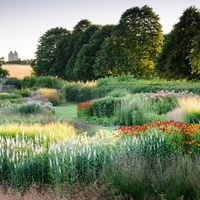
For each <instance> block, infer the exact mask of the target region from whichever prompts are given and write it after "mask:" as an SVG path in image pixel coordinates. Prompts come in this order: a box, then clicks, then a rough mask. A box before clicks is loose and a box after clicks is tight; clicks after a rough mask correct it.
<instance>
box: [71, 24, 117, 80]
mask: <svg viewBox="0 0 200 200" xmlns="http://www.w3.org/2000/svg"><path fill="white" fill-rule="evenodd" d="M113 27H114V25H106V26H103V27H100V29H99V30H97V31H96V32H94V34H93V35H92V36H91V38H90V39H89V42H88V43H86V44H85V45H83V47H82V48H81V49H80V51H79V53H78V55H77V60H76V63H75V67H74V72H75V74H76V77H77V78H78V79H79V80H82V81H84V82H86V81H91V80H95V79H97V78H98V77H96V76H95V73H94V66H93V65H94V63H95V58H96V55H97V53H98V51H99V50H100V48H101V44H102V43H103V42H104V41H105V39H106V38H108V37H110V36H111V33H112V31H113Z"/></svg>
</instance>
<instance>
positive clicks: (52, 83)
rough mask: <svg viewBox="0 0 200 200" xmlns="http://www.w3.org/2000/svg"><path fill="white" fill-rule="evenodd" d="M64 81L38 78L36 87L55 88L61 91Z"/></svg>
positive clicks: (48, 77) (46, 77) (45, 77)
mask: <svg viewBox="0 0 200 200" xmlns="http://www.w3.org/2000/svg"><path fill="white" fill-rule="evenodd" d="M63 84H64V83H63V80H61V79H58V78H55V77H51V76H43V77H38V78H37V79H36V83H35V85H34V86H35V87H37V88H55V89H61V88H62V87H63Z"/></svg>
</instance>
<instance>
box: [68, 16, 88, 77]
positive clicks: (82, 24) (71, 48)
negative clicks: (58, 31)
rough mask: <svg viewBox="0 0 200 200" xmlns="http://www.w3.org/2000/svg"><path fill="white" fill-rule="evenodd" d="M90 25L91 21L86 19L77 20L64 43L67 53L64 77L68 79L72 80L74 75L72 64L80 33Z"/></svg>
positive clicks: (73, 63)
mask: <svg viewBox="0 0 200 200" xmlns="http://www.w3.org/2000/svg"><path fill="white" fill-rule="evenodd" d="M91 25H92V23H91V22H90V21H89V20H87V19H83V20H81V21H79V22H78V23H77V24H76V25H75V26H74V29H73V32H72V35H71V38H70V40H69V42H67V43H66V49H65V52H66V54H67V62H66V64H65V75H66V79H67V80H68V81H74V80H75V75H74V65H75V59H76V55H77V52H78V51H79V48H81V47H78V44H77V43H78V41H79V39H80V37H81V35H82V34H83V33H84V32H85V31H86V30H87V29H88V28H89V27H90V26H91Z"/></svg>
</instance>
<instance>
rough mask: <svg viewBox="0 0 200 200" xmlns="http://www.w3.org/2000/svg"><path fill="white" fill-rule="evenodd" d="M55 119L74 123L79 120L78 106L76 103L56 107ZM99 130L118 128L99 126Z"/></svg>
mask: <svg viewBox="0 0 200 200" xmlns="http://www.w3.org/2000/svg"><path fill="white" fill-rule="evenodd" d="M54 108H55V117H57V118H58V119H61V120H66V121H72V120H73V119H75V118H77V104H76V103H68V104H67V105H66V106H55V107H54ZM97 128H98V129H101V130H102V129H103V130H107V131H113V130H114V129H115V128H116V127H115V126H111V127H106V126H98V125H97Z"/></svg>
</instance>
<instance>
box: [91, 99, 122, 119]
mask: <svg viewBox="0 0 200 200" xmlns="http://www.w3.org/2000/svg"><path fill="white" fill-rule="evenodd" d="M120 101H121V99H120V98H115V97H105V98H102V99H95V100H93V101H92V102H91V106H90V107H91V110H92V114H93V115H94V116H96V117H112V116H114V110H115V106H116V104H117V103H119V102H120Z"/></svg>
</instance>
